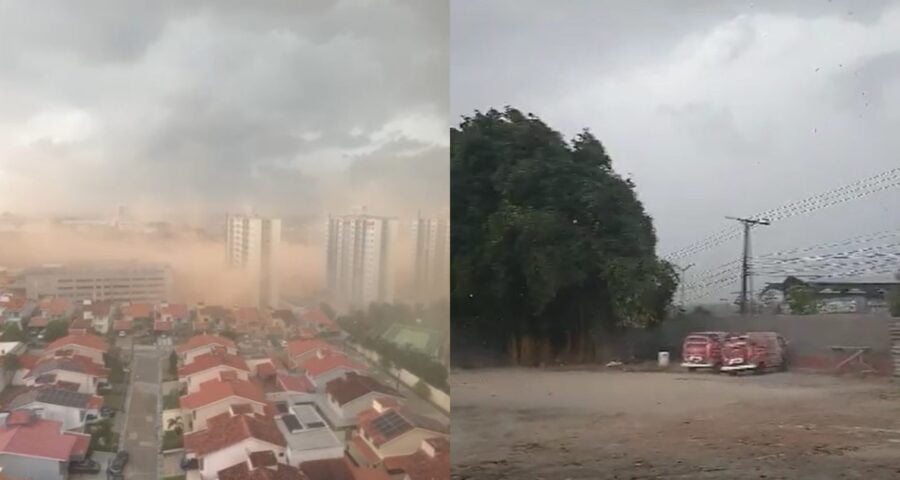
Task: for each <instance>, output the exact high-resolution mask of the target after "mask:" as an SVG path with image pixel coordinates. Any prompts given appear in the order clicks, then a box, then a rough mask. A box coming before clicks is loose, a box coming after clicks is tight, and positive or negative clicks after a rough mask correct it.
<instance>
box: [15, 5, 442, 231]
mask: <svg viewBox="0 0 900 480" xmlns="http://www.w3.org/2000/svg"><path fill="white" fill-rule="evenodd" d="M447 8H448V7H447V5H446V3H445V2H440V1H438V2H417V1H411V0H395V1H383V2H369V1H355V0H347V1H337V2H334V1H318V0H311V1H303V2H296V1H275V2H262V3H257V2H253V3H252V4H251V3H248V2H239V1H225V2H181V1H178V2H175V1H171V2H152V3H149V4H148V3H145V2H123V1H118V0H116V1H112V0H111V1H93V2H79V3H77V4H76V3H73V2H66V1H50V2H0V64H2V65H3V67H2V68H0V105H2V107H3V108H0V192H2V193H0V205H2V209H3V210H7V211H13V212H20V213H30V214H47V213H53V214H82V213H96V212H108V211H110V209H111V208H114V207H111V206H112V205H116V204H127V205H130V206H132V207H133V209H134V210H136V211H139V212H140V211H141V210H143V211H146V212H149V213H150V214H152V215H171V214H173V213H172V212H175V213H178V212H184V211H187V210H191V211H201V212H205V213H211V212H223V211H226V210H234V209H248V208H253V209H255V210H257V211H259V212H260V213H265V214H272V215H309V214H315V215H322V214H325V213H329V212H334V213H342V212H344V211H346V210H348V209H350V208H352V207H353V206H356V205H368V206H369V207H370V209H373V210H375V209H379V210H389V211H385V213H386V214H394V215H408V214H412V213H414V212H415V210H419V209H422V210H426V211H429V210H439V209H445V208H446V205H447V202H448V198H449V193H448V192H449V190H448V182H449V175H448V168H449V167H448V161H447V156H448V150H447V148H448V145H447V128H448V122H447V119H448V102H449V99H448V76H449V73H448V61H449V60H448V53H447V35H448V24H447V20H446V19H447V15H448V12H447ZM398 146H404V147H403V148H399V147H398ZM385 168H393V170H391V171H385V170H384V169H385ZM418 172H423V173H422V174H421V175H419V173H418Z"/></svg>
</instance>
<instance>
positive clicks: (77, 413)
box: [8, 386, 103, 431]
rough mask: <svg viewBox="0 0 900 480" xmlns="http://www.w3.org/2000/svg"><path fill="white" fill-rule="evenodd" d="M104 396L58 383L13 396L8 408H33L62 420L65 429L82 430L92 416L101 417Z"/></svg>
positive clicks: (44, 415) (51, 417)
mask: <svg viewBox="0 0 900 480" xmlns="http://www.w3.org/2000/svg"><path fill="white" fill-rule="evenodd" d="M102 406H103V397H99V396H97V395H91V394H88V393H79V392H74V391H72V390H67V389H64V388H57V387H53V386H50V387H40V388H33V389H29V390H28V391H25V392H23V393H20V394H19V395H17V396H16V397H15V398H13V399H12V400H11V401H10V402H9V404H8V408H10V409H13V410H19V409H22V410H32V411H37V412H39V414H38V415H39V416H40V417H41V418H43V419H46V420H54V421H57V422H60V423H61V424H62V429H63V430H79V431H80V430H82V429H84V425H85V423H86V421H87V420H88V419H90V418H99V417H100V408H101V407H102Z"/></svg>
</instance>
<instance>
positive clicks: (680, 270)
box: [675, 263, 694, 308]
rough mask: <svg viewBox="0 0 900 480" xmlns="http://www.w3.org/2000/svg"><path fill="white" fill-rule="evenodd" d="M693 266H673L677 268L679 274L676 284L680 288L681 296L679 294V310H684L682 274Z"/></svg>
mask: <svg viewBox="0 0 900 480" xmlns="http://www.w3.org/2000/svg"><path fill="white" fill-rule="evenodd" d="M693 266H694V264H693V263H692V264H690V265H688V266H686V267H680V266H678V265H675V268H677V269H678V271H679V272H680V273H679V276H678V283H679V284H680V286H681V294H680V295H681V308H684V272H686V271H688V269H689V268H691V267H693Z"/></svg>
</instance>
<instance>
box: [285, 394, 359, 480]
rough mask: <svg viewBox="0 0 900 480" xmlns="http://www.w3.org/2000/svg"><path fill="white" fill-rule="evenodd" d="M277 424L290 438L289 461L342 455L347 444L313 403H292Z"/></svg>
mask: <svg viewBox="0 0 900 480" xmlns="http://www.w3.org/2000/svg"><path fill="white" fill-rule="evenodd" d="M275 424H276V425H277V426H278V430H279V431H281V434H282V436H283V437H284V439H285V441H286V442H287V461H288V463H289V464H291V465H294V466H298V467H299V466H300V464H301V463H303V462H310V461H313V460H325V459H329V458H342V457H343V456H344V444H343V443H342V442H341V441H340V439H338V437H337V435H335V434H334V431H332V430H331V428H330V427H329V426H328V423H327V422H325V419H324V418H322V417H321V416H320V415H319V413H318V412H317V411H316V408H315V407H314V406H312V405H292V406H291V407H290V408H289V409H288V412H287V413H285V414H282V415H279V416H278V417H277V418H276V419H275Z"/></svg>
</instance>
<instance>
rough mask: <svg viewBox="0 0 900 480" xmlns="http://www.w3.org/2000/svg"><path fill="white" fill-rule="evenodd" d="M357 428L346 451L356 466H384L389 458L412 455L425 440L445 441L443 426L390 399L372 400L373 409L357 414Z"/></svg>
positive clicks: (447, 431) (445, 433) (446, 431)
mask: <svg viewBox="0 0 900 480" xmlns="http://www.w3.org/2000/svg"><path fill="white" fill-rule="evenodd" d="M358 424H359V429H358V430H357V431H356V432H355V433H354V434H353V436H352V437H351V440H350V442H349V444H348V445H347V451H348V453H349V455H350V456H351V457H352V458H353V460H354V461H356V463H357V464H359V465H362V466H367V467H380V466H383V464H384V460H385V459H386V458H390V457H400V456H407V455H413V454H415V453H416V451H417V450H419V448H420V447H421V445H422V442H423V441H424V440H428V439H431V438H447V437H448V433H449V430H448V428H447V426H446V425H444V424H443V423H441V422H439V421H437V420H435V419H433V418H430V417H426V416H424V415H420V414H418V413H415V412H413V411H412V410H410V409H409V408H406V407H403V406H400V405H399V404H397V402H396V401H393V400H390V399H389V400H387V401H382V400H380V399H379V400H375V401H374V402H372V408H371V409H370V410H367V411H365V412H363V413H361V414H360V415H359V419H358Z"/></svg>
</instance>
